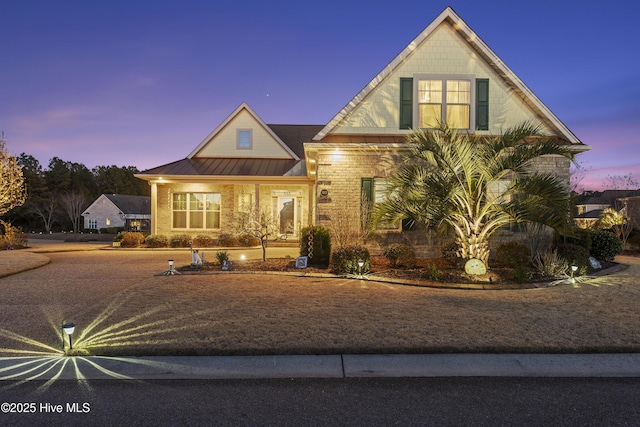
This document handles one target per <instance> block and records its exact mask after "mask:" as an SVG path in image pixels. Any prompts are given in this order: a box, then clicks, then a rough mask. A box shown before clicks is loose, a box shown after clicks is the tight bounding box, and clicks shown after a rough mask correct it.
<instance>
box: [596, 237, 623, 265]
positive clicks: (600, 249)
mask: <svg viewBox="0 0 640 427" xmlns="http://www.w3.org/2000/svg"><path fill="white" fill-rule="evenodd" d="M620 252H622V241H621V240H620V239H619V238H618V236H616V235H615V234H614V233H612V232H610V231H596V232H594V233H592V234H591V255H592V256H593V257H594V258H595V259H597V260H599V261H604V262H611V261H613V259H614V258H615V257H616V255H618V254H619V253H620Z"/></svg>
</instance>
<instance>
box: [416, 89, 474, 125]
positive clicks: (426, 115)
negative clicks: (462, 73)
mask: <svg viewBox="0 0 640 427" xmlns="http://www.w3.org/2000/svg"><path fill="white" fill-rule="evenodd" d="M438 122H443V123H447V124H448V125H449V127H451V128H454V129H469V127H470V126H471V80H466V79H465V80H460V79H427V80H418V126H419V127H420V128H433V127H436V126H437V125H438Z"/></svg>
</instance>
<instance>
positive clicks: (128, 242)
mask: <svg viewBox="0 0 640 427" xmlns="http://www.w3.org/2000/svg"><path fill="white" fill-rule="evenodd" d="M143 243H144V234H142V233H140V232H137V231H130V232H125V233H124V234H123V235H122V240H121V241H120V246H123V247H125V248H137V247H138V246H140V245H142V244H143Z"/></svg>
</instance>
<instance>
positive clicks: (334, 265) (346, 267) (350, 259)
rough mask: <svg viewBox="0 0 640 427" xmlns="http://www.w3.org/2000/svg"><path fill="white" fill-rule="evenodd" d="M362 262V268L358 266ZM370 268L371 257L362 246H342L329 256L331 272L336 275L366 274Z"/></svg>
mask: <svg viewBox="0 0 640 427" xmlns="http://www.w3.org/2000/svg"><path fill="white" fill-rule="evenodd" d="M359 262H363V263H364V264H363V265H362V267H360V265H359V264H358V263H359ZM370 268H371V257H370V256H369V251H368V250H367V248H365V247H364V246H357V245H356V246H344V247H341V248H338V249H336V250H335V251H334V252H333V253H332V254H331V271H333V272H334V273H336V274H359V273H366V272H368V271H369V270H370Z"/></svg>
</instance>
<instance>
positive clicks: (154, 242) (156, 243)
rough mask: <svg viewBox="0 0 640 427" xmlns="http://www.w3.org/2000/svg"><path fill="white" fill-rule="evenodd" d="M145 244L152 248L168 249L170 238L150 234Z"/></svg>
mask: <svg viewBox="0 0 640 427" xmlns="http://www.w3.org/2000/svg"><path fill="white" fill-rule="evenodd" d="M144 243H145V244H146V245H147V246H148V247H150V248H167V247H169V238H168V237H167V236H164V235H162V234H150V235H148V236H147V237H146V238H145V239H144Z"/></svg>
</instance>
